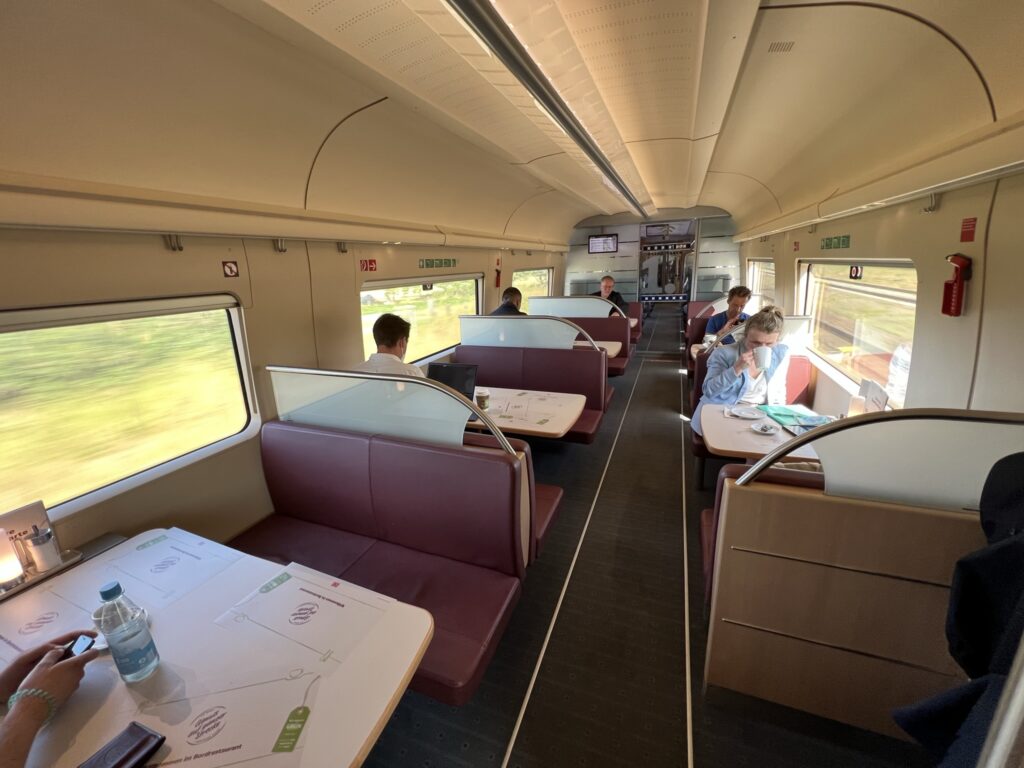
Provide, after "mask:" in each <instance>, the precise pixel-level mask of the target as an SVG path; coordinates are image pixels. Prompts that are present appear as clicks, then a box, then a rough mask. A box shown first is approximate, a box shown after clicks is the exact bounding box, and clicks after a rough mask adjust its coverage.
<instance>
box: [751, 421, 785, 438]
mask: <svg viewBox="0 0 1024 768" xmlns="http://www.w3.org/2000/svg"><path fill="white" fill-rule="evenodd" d="M750 428H751V429H752V430H753V431H754V432H757V434H759V435H774V434H776V433H777V432H778V431H779V426H778V425H777V424H769V423H768V422H766V421H762V422H761V423H760V424H751V425H750Z"/></svg>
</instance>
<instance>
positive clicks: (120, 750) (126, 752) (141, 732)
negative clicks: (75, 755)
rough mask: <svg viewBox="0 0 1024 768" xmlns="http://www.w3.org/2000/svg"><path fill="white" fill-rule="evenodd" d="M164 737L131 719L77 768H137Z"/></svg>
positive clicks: (161, 743)
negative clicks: (126, 725) (125, 726)
mask: <svg viewBox="0 0 1024 768" xmlns="http://www.w3.org/2000/svg"><path fill="white" fill-rule="evenodd" d="M164 739H165V737H164V736H161V735H160V734H159V733H157V732H156V731H154V730H151V729H149V728H147V727H146V726H144V725H140V724H139V723H136V722H135V721H134V720H133V721H132V722H131V723H130V724H129V725H128V727H127V728H125V729H124V730H123V731H121V732H120V733H119V734H117V736H115V737H114V738H112V739H111V740H110V741H108V742H107V743H106V744H104V745H103V748H102V749H101V750H100V751H99V752H97V753H96V754H95V755H93V756H92V757H90V758H89V759H88V760H86V761H85V762H84V763H82V764H81V765H79V766H78V768H138V767H139V766H143V765H145V764H146V761H147V760H149V758H151V757H152V756H153V755H154V754H155V753H156V751H157V750H158V749H160V747H161V745H163V743H164Z"/></svg>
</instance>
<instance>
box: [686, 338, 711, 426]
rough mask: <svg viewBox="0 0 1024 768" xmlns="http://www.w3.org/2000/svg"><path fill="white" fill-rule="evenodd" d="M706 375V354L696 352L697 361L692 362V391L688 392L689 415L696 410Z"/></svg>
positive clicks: (702, 392)
mask: <svg viewBox="0 0 1024 768" xmlns="http://www.w3.org/2000/svg"><path fill="white" fill-rule="evenodd" d="M707 375H708V355H707V353H706V352H698V353H697V359H696V360H694V361H693V389H691V390H690V413H691V414H692V413H693V412H694V411H696V410H697V404H698V403H700V397H701V395H703V394H704V379H705V377H706V376H707Z"/></svg>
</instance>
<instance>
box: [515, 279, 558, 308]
mask: <svg viewBox="0 0 1024 768" xmlns="http://www.w3.org/2000/svg"><path fill="white" fill-rule="evenodd" d="M512 285H513V286H514V287H516V288H518V289H519V290H520V291H522V292H523V306H522V307H520V309H521V310H522V311H523V312H526V313H527V314H529V313H530V297H531V296H550V295H551V270H550V269H549V268H545V269H517V270H516V271H515V272H513V273H512Z"/></svg>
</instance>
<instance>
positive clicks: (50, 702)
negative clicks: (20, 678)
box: [7, 688, 58, 725]
mask: <svg viewBox="0 0 1024 768" xmlns="http://www.w3.org/2000/svg"><path fill="white" fill-rule="evenodd" d="M26 696H34V697H35V698H37V699H42V700H43V701H45V702H46V707H47V710H48V711H47V713H46V719H45V720H43V725H46V724H47V723H48V722H50V721H51V720H53V718H54V715H56V714H57V706H58V705H57V700H56V699H55V698H53V694H52V693H50V692H49V691H44V690H43V689H42V688H22V689H21V690H20V691H15V692H14V693H12V694H11V698H9V699H8V700H7V711H8V712H10V711H11V710H12V709H14V705H15V704H16V703H17V702H18V699H23V698H25V697H26Z"/></svg>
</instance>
